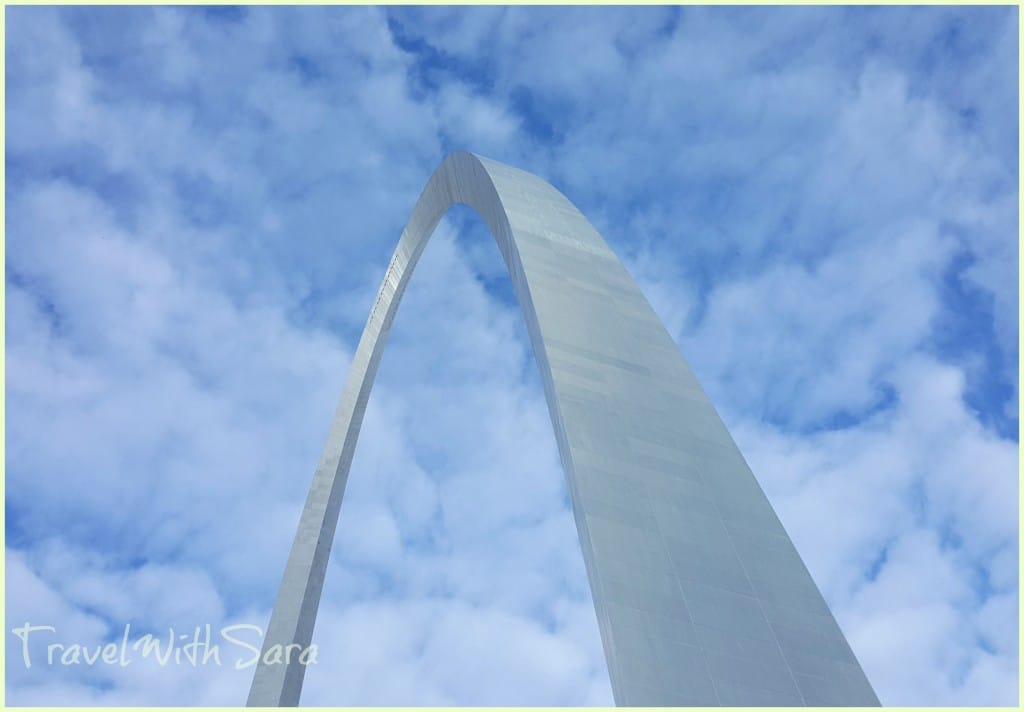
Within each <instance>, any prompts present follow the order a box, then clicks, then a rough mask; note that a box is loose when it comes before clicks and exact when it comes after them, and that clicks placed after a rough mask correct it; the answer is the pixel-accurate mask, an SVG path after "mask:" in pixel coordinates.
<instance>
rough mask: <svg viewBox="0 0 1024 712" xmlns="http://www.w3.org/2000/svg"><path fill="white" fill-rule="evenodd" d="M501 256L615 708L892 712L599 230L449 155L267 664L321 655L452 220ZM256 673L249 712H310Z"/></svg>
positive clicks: (543, 190)
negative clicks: (879, 708)
mask: <svg viewBox="0 0 1024 712" xmlns="http://www.w3.org/2000/svg"><path fill="white" fill-rule="evenodd" d="M459 203H461V204H466V205H469V206H470V207H472V208H473V209H475V210H476V212H477V213H479V214H480V215H481V216H482V217H483V219H484V221H485V222H486V223H487V226H488V227H489V228H490V230H491V233H492V234H493V235H494V238H495V239H496V240H497V243H498V247H499V249H500V250H501V255H502V257H503V258H504V260H505V265H506V266H507V267H508V271H509V275H510V276H511V278H512V284H513V286H514V289H515V293H516V296H517V298H518V300H519V306H520V308H521V309H522V312H523V317H524V318H525V320H526V327H527V331H528V333H529V337H530V343H531V344H532V346H533V352H534V356H535V359H536V362H537V366H538V368H539V369H540V375H541V381H542V383H543V386H544V395H545V397H546V399H547V404H548V410H549V412H550V415H551V422H552V425H553V426H554V431H555V439H556V441H557V443H558V451H559V455H560V457H561V461H562V469H563V470H564V472H565V478H566V482H567V484H568V490H569V495H570V498H571V500H572V509H573V514H574V516H575V520H576V526H577V528H578V530H579V538H580V545H581V547H582V549H583V560H584V563H585V565H586V570H587V576H588V578H589V580H590V587H591V591H592V594H593V600H594V607H595V609H596V612H597V621H598V627H599V629H600V632H601V641H602V644H603V647H604V653H605V658H606V660H607V663H608V673H609V675H610V678H611V687H612V691H613V694H614V697H615V702H616V704H618V705H640V706H664V705H671V706H688V705H701V706H704V705H730V706H735V705H772V706H776V705H854V706H873V705H878V704H879V703H878V698H877V697H876V696H875V693H874V692H873V690H872V688H871V685H870V683H869V682H868V680H867V678H866V677H865V675H864V672H863V671H862V670H861V667H860V665H859V664H858V662H857V659H856V658H855V657H854V654H853V651H852V650H851V649H850V646H849V644H848V643H847V641H846V638H845V637H844V636H843V633H842V631H841V630H840V629H839V626H838V625H837V624H836V621H835V619H834V618H833V616H832V613H831V612H830V610H829V608H828V605H827V604H826V603H825V600H824V598H823V597H822V595H821V593H820V592H819V591H818V588H817V586H816V585H815V583H814V581H813V580H812V579H811V576H810V574H809V573H808V571H807V568H806V567H805V566H804V563H803V561H802V560H801V558H800V555H799V554H798V553H797V551H796V549H795V548H794V546H793V543H792V542H791V541H790V539H789V536H788V535H787V534H786V531H785V529H784V528H783V526H782V524H781V523H780V522H779V519H778V517H776V515H775V512H774V510H773V509H772V506H771V504H769V502H768V499H767V498H766V497H765V495H764V492H763V491H762V490H761V487H760V486H759V485H758V483H757V480H756V479H755V478H754V475H753V474H752V473H751V471H750V468H749V467H748V466H747V463H746V462H745V460H744V459H743V456H742V455H741V454H740V452H739V449H738V448H737V447H736V444H735V443H734V442H733V440H732V438H731V436H730V435H729V432H728V431H727V430H726V427H725V425H724V424H723V423H722V421H721V419H720V418H719V416H718V413H717V412H716V411H715V408H714V406H712V404H711V401H710V400H709V399H708V397H707V395H706V394H705V393H704V391H703V390H702V389H701V386H700V384H699V383H698V382H697V379H696V378H695V377H694V375H693V372H692V371H691V370H690V368H689V366H687V364H686V361H685V360H684V359H683V357H682V355H681V354H680V352H679V349H678V348H677V346H676V344H675V342H674V341H673V340H672V337H671V336H670V335H669V333H668V331H666V329H665V327H664V326H663V325H662V324H661V321H660V320H659V319H658V317H657V316H656V315H655V313H654V310H653V309H652V308H651V305H650V304H649V303H648V301H647V299H646V298H645V297H644V295H643V294H642V293H641V292H640V290H639V288H638V287H637V286H636V284H635V283H634V281H633V279H632V278H631V277H630V275H629V273H628V272H627V271H626V269H625V268H624V267H623V266H622V264H621V262H619V260H618V258H617V257H616V256H615V254H614V253H613V252H612V250H611V249H610V248H609V247H608V245H607V244H606V243H605V241H604V239H602V238H601V236H600V235H599V234H598V233H597V231H596V230H595V229H594V227H593V226H592V225H591V224H590V223H589V222H588V221H587V219H586V218H584V217H583V215H582V214H581V213H580V212H579V211H578V210H577V209H576V207H575V206H574V205H573V204H572V203H571V202H569V200H568V199H567V198H566V197H565V196H563V195H562V194H561V193H560V192H558V191H557V190H556V189H555V188H553V187H552V186H551V185H549V184H548V183H547V182H545V181H544V180H542V179H540V178H538V177H536V176H534V175H531V174H529V173H526V172H524V171H521V170H518V169H516V168H512V167H510V166H506V165H503V164H501V163H497V162H495V161H492V160H489V159H486V158H482V157H480V156H476V155H473V154H470V153H461V152H459V153H453V154H450V155H449V156H448V157H447V158H445V159H444V161H443V162H442V163H441V165H440V166H439V167H438V168H437V170H436V171H435V172H434V174H433V175H432V176H431V178H430V181H429V182H428V183H427V186H426V187H425V188H424V189H423V193H422V194H421V195H420V198H419V200H418V202H417V203H416V207H415V208H414V209H413V212H412V217H410V218H409V222H408V224H407V225H406V227H405V230H403V232H402V236H401V239H400V240H399V243H398V247H397V248H396V249H395V253H394V256H393V257H392V258H391V263H390V264H389V265H388V270H387V274H386V275H385V277H384V282H383V284H382V285H381V287H380V291H379V293H378V295H377V301H376V302H375V303H374V305H373V309H372V310H371V312H370V317H369V320H368V322H367V324H366V328H365V330H364V331H363V335H362V337H361V339H360V340H359V346H358V347H357V349H356V352H355V356H354V358H353V362H352V366H351V370H350V371H349V374H348V380H347V381H346V382H345V386H344V389H343V390H342V393H341V399H340V402H339V404H338V409H337V412H336V413H335V416H334V421H333V423H332V424H331V428H330V432H329V434H328V437H327V443H326V445H325V446H324V450H323V454H322V456H321V458H320V462H319V464H318V466H317V469H316V474H315V475H314V478H313V484H312V486H311V488H310V491H309V496H308V498H307V499H306V504H305V508H304V509H303V512H302V516H301V519H300V521H299V528H298V532H297V534H296V535H295V541H294V544H293V545H292V549H291V553H290V555H289V557H288V563H287V565H286V568H285V572H284V578H283V581H282V583H281V588H280V590H279V592H278V596H277V601H276V603H275V606H274V610H273V614H272V616H271V619H270V625H269V626H268V630H267V635H266V639H265V641H264V650H268V649H269V648H270V646H272V645H275V644H280V645H288V644H298V645H301V646H302V647H306V646H308V645H309V644H310V642H311V639H312V634H313V626H314V622H315V619H316V612H317V606H318V605H319V602H320V594H321V591H322V588H323V581H324V575H325V572H326V570H327V560H328V556H329V555H330V550H331V543H332V541H333V539H334V532H335V527H336V525H337V523H338V512H339V509H340V507H341V499H342V494H343V492H344V489H345V483H346V480H347V478H348V472H349V467H350V465H351V463H352V455H353V452H354V450H355V445H356V439H357V438H358V436H359V428H360V425H361V423H362V419H363V413H364V411H365V408H366V403H367V399H368V398H369V395H370V389H371V387H372V385H373V380H374V377H375V376H376V373H377V366H378V364H379V363H380V359H381V355H382V353H383V351H384V345H385V342H386V341H387V336H388V331H389V329H390V327H391V323H392V320H393V319H394V316H395V311H396V309H397V308H398V303H399V301H400V300H401V297H402V294H403V293H404V291H405V287H406V285H407V284H408V282H409V277H410V276H411V274H412V271H413V269H414V268H415V266H416V263H417V261H418V260H419V257H420V254H421V253H422V251H423V248H424V246H425V245H426V243H427V240H428V239H429V238H430V235H431V233H432V232H433V231H434V228H435V227H436V226H437V224H438V222H439V221H440V220H441V217H442V216H443V215H444V214H445V212H446V211H447V210H448V209H449V208H450V207H451V206H452V205H455V204H459ZM296 658H297V656H295V655H293V656H292V662H291V663H289V664H284V663H281V664H264V663H263V662H262V660H261V662H260V664H259V665H258V666H257V669H256V673H255V677H254V680H253V683H252V688H251V690H250V693H249V700H248V703H249V705H250V706H285V705H297V704H298V702H299V693H300V691H301V688H302V679H303V674H304V667H303V666H302V665H301V664H299V663H298V662H297V660H296Z"/></svg>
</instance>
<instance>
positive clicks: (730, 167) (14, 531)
mask: <svg viewBox="0 0 1024 712" xmlns="http://www.w3.org/2000/svg"><path fill="white" fill-rule="evenodd" d="M1017 23H1018V11H1017V8H1016V7H1001V8H999V7H996V8H980V7H978V8H966V9H965V8H940V9H936V8H910V9H907V8H903V9H888V8H886V9H882V8H870V9H843V8H804V7H800V8H797V7H792V8H786V9H770V8H741V9H737V8H733V9H722V8H719V9H702V8H690V7H687V8H683V9H678V8H643V9H641V8H627V9H622V8H610V7H609V8H599V9H593V8H578V9H571V10H566V9H555V8H536V7H534V8H528V7H521V8H514V9H504V8H497V7H492V8H472V9H460V10H450V9H444V8H408V9H401V10H396V9H383V8H369V9H367V8H329V9H319V8H285V9H271V8H260V9H251V10H250V9H244V8H226V9H219V8H202V7H196V8H185V9H178V8H159V9H149V8H141V7H139V8H119V9H96V8H88V7H65V8H60V9H52V8H35V7H9V8H7V9H6V92H7V94H6V181H7V182H6V195H5V199H6V225H5V227H6V260H7V261H6V272H5V278H6V285H5V286H6V345H7V352H6V369H7V371H6V374H7V379H6V414H7V423H6V495H7V499H6V606H7V607H6V621H7V628H8V631H6V632H5V635H6V638H7V647H6V650H7V659H6V679H7V690H6V700H7V702H8V703H10V704H41V703H48V704H108V705H113V704H171V703H173V704H182V705H191V704H225V705H234V704H240V703H242V702H244V699H245V696H246V692H247V689H248V685H249V682H250V680H251V677H252V670H251V668H250V669H243V670H236V669H234V668H233V663H234V662H235V661H236V658H240V657H246V655H245V654H239V653H244V651H238V652H235V651H236V650H237V649H236V648H227V647H226V646H223V645H222V647H224V648H225V649H224V650H223V664H222V665H219V666H218V665H216V664H214V663H212V662H211V663H209V664H207V665H199V666H196V667H192V666H190V665H187V664H182V665H175V664H173V663H170V664H168V665H166V666H161V665H159V664H156V663H154V662H152V660H146V661H143V660H134V661H133V662H132V663H131V664H129V665H127V666H122V665H111V664H104V663H102V662H99V663H97V664H94V665H86V664H84V663H83V664H79V665H62V664H61V662H60V660H59V658H58V659H57V660H55V661H54V664H53V665H48V664H47V663H46V646H47V645H48V644H50V643H60V644H63V645H71V644H74V643H77V644H80V645H85V646H89V647H90V648H92V649H94V648H95V646H97V645H99V644H102V643H104V642H108V641H118V640H120V639H121V637H122V635H123V634H124V630H125V625H126V624H129V623H130V624H131V626H132V627H131V636H132V638H135V637H137V636H138V635H141V634H143V633H145V632H151V633H154V634H157V635H162V636H163V637H164V638H166V636H167V635H168V632H167V631H168V628H169V627H173V628H174V629H175V635H177V634H179V633H183V632H188V633H190V634H191V632H192V631H194V629H195V628H196V626H201V625H205V624H207V623H209V624H211V626H212V627H213V629H214V634H215V638H216V632H217V630H219V628H220V627H222V626H225V625H229V624H250V625H258V626H261V627H263V626H265V624H266V621H267V619H268V617H269V611H270V607H271V605H272V603H273V599H274V595H275V593H276V588H277V585H278V583H279V580H280V575H281V572H282V570H283V567H284V561H285V558H286V556H287V552H288V548H289V546H290V544H291V539H292V536H293V534H294V529H295V525H296V523H297V521H298V515H299V511H300V509H301V506H302V502H303V500H304V498H305V494H306V490H307V487H308V485H309V482H310V479H311V477H312V473H313V469H314V467H315V465H316V462H317V460H318V457H319V453H320V447H321V445H322V442H323V439H324V437H325V435H326V433H327V427H328V424H329V422H330V419H331V416H332V414H333V410H334V406H335V402H336V398H337V397H338V394H339V393H340V390H341V386H342V383H343V381H344V378H345V374H346V371H347V369H348V364H349V360H350V358H351V354H352V352H353V349H354V347H355V344H356V341H357V339H358V336H359V333H360V331H361V329H362V326H363V324H364V321H365V319H366V316H367V314H368V312H369V309H370V306H371V305H372V301H373V298H374V293H375V291H376V288H377V286H378V284H379V282H380V279H381V278H382V276H383V273H384V270H385V267H386V265H387V262H388V259H389V257H390V253H391V250H392V249H393V247H394V245H395V243H396V242H397V239H398V235H399V233H400V231H401V228H402V225H403V224H404V222H405V220H406V218H407V217H408V214H409V212H410V210H411V208H412V205H413V203H414V202H415V199H416V197H417V195H418V193H419V191H420V189H421V188H422V187H423V185H424V184H425V183H426V181H427V178H428V177H429V175H430V173H431V171H432V170H433V169H434V168H435V167H436V165H437V164H438V163H439V162H440V161H441V159H442V157H443V156H444V155H445V154H446V153H447V152H449V151H451V150H454V149H468V150H472V151H475V152H477V153H480V154H482V155H485V156H488V157H492V158H495V159H498V160H500V161H503V162H506V163H510V164H512V165H515V166H519V167H522V168H525V169H526V170H529V171H531V172H533V173H536V174H538V175H540V176H542V177H544V178H546V179H548V180H549V181H550V182H551V183H553V184H554V185H555V186H556V187H558V188H559V189H560V190H562V192H564V193H565V194H566V195H567V196H568V197H569V198H570V199H571V200H572V201H573V202H575V203H576V205H577V206H578V207H579V208H580V209H581V210H582V212H583V213H584V214H585V215H587V216H588V217H589V219H590V220H591V221H592V222H593V223H594V225H595V226H596V227H597V229H598V230H599V231H600V232H601V234H602V235H603V236H604V237H605V238H606V240H607V241H608V242H609V244H610V245H611V246H612V248H613V249H614V250H615V251H616V252H617V253H618V254H619V256H620V257H621V258H622V259H623V261H624V262H625V264H626V265H627V267H628V268H629V270H630V271H631V273H632V274H633V275H634V276H635V278H636V279H637V280H638V282H639V283H640V285H641V287H642V288H643V290H644V291H645V293H646V294H647V295H648V297H649V299H650V300H651V302H652V304H653V305H654V307H655V309H656V310H657V312H658V313H659V315H660V316H661V317H662V319H663V320H664V322H665V324H666V326H667V327H668V329H669V331H670V332H671V333H672V335H673V336H674V337H675V339H676V340H677V342H678V344H679V346H680V348H681V349H682V351H683V353H684V354H685V356H686V357H687V359H688V360H689V362H690V363H691V365H692V366H693V368H694V370H695V372H696V373H697V375H698V376H699V378H700V379H701V381H702V383H703V384H704V386H705V389H706V390H707V391H708V392H709V394H710V395H711V397H712V399H713V401H714V402H715V403H716V404H717V405H718V407H719V410H720V412H721V414H722V417H723V418H724V419H725V421H726V423H727V424H728V425H729V427H730V428H731V430H732V431H733V433H734V436H735V438H736V440H737V442H738V443H739V445H740V448H741V449H742V451H743V453H744V454H745V455H746V457H747V459H748V460H749V462H750V464H751V466H752V469H753V471H754V472H755V473H756V474H757V476H758V477H759V478H760V481H761V483H762V485H763V486H764V488H765V490H766V491H767V493H768V495H769V497H770V499H771V501H772V502H773V504H774V505H775V507H776V508H777V510H778V512H779V515H780V517H781V519H782V521H783V523H784V524H785V526H786V527H787V529H788V531H789V532H790V534H791V536H792V538H793V540H794V542H795V543H796V545H797V547H798V549H799V550H800V552H801V554H802V555H803V556H804V558H805V560H806V562H807V564H808V567H809V568H810V570H811V572H812V574H813V575H814V577H815V579H816V580H817V582H818V584H819V586H820V587H821V589H822V591H823V593H824V594H825V596H826V598H827V599H828V601H829V602H830V604H831V605H832V607H833V610H834V611H835V614H836V616H837V618H838V620H839V622H840V624H841V625H842V627H843V629H844V630H845V632H846V634H847V636H848V638H849V640H850V643H851V645H852V646H853V648H854V650H855V652H856V653H857V655H858V657H859V658H860V660H861V662H862V664H863V666H864V668H865V671H866V672H867V674H868V677H869V678H870V680H871V681H872V683H873V684H874V686H875V688H876V690H877V692H878V694H879V697H880V698H881V700H882V702H883V703H885V704H889V705H921V704H928V705H941V704H957V705H984V704H1009V705H1015V704H1016V703H1017V690H1018V681H1017V680H1018V678H1017V661H1018V652H1017V651H1018V640H1017V630H1018V617H1017V616H1018V613H1017V612H1018V603H1017V600H1018V586H1017V581H1018V573H1017V571H1018V548H1017V541H1018V533H1017V532H1018V506H1017V504H1018V489H1017V487H1018V486H1017V477H1018V416H1017V413H1018V385H1019V384H1018V377H1017V372H1018V346H1017V344H1018V312H1017V304H1018V295H1017V280H1018V275H1017V265H1018V252H1017V250H1018V247H1017V234H1018V233H1017V229H1018V228H1017V221H1018V212H1017V209H1018V208H1017V205H1018V202H1017V201H1018V183H1017V176H1018V144H1017V141H1018V139H1017V136H1018V115H1017V106H1018V99H1017V83H1018V78H1017V65H1018V59H1017V57H1018V41H1017V37H1018V30H1017ZM25 622H30V623H31V624H33V625H48V626H52V627H53V628H55V630H54V631H43V632H38V633H34V634H33V635H32V636H31V637H30V641H31V644H30V645H29V652H30V654H31V662H32V667H31V668H28V667H26V665H25V664H24V659H23V657H22V647H21V642H20V640H19V639H18V638H17V637H16V636H14V635H13V634H12V633H11V632H10V629H11V628H13V627H15V626H19V625H22V624H23V623H25ZM314 639H315V641H317V642H318V644H319V648H320V659H319V663H318V665H316V666H314V667H311V668H310V670H309V672H308V673H307V676H306V688H305V692H304V695H303V702H304V703H305V704H412V705H418V704H440V705H461V704H517V705H525V704H544V705H580V704H610V703H611V701H612V698H611V689H610V686H609V683H608V677H607V670H606V668H605V664H604V660H603V655H602V652H601V645H600V639H599V636H598V632H597V622H596V618H595V615H594V612H593V607H592V603H591V599H590V593H589V589H588V585H587V581H586V576H585V572H584V568H583V562H582V556H581V553H580V549H579V543H578V540H577V536H576V532H575V527H574V524H573V520H572V516H571V513H570V511H569V504H568V499H567V494H566V489H565V484H564V481H563V477H562V474H561V471H560V466H559V463H558V458H557V452H556V447H555V441H554V437H553V435H552V433H551V428H550V421H549V418H548V414H547V411H546V406H545V403H544V398H543V395H542V391H541V387H540V383H539V379H538V375H537V372H536V366H535V364H534V362H533V357H532V354H531V353H530V349H529V344H528V341H527V337H526V333H525V329H524V324H523V321H522V319H521V317H520V315H519V312H518V309H517V306H516V304H515V301H514V297H513V295H512V292H511V289H510V287H509V285H508V280H507V277H506V275H505V273H504V267H503V265H502V262H501V258H500V256H499V254H498V251H497V250H496V249H495V247H494V243H493V240H491V238H490V237H489V235H488V234H487V233H486V230H485V228H484V227H483V225H482V222H481V221H480V220H478V218H477V217H476V216H475V215H474V214H473V213H472V212H471V211H469V210H468V209H466V208H458V209H455V210H453V211H452V212H451V213H450V214H449V216H448V217H447V218H446V219H445V221H444V222H442V224H441V226H440V228H439V230H438V232H437V234H436V236H435V238H434V240H433V241H432V243H431V244H430V246H429V247H428V248H427V250H426V252H425V254H424V257H423V260H422V262H421V264H420V267H419V269H418V271H417V273H416V275H415V276H414V278H413V279H412V282H411V284H410V287H409V290H408V293H407V296H406V299H405V303H404V304H403V305H402V308H401V309H400V310H399V313H398V317H397V319H396V322H395V327H394V330H393V332H392V338H391V342H390V345H389V349H388V352H387V354H386V356H385V358H384V361H383V364H382V367H381V371H380V374H379V378H378V382H377V386H376V388H375V390H374V393H373V397H372V398H371V401H370V406H369V410H368V413H367V417H366V422H365V425H364V427H363V434H362V438H361V441H360V446H359V449H358V450H357V454H356V458H355V462H354V464H353V467H352V474H351V478H350V481H349V487H348V491H347V493H346V498H345V502H344V505H343V507H342V514H341V523H340V525H339V528H338V534H337V539H336V542H335V547H334V555H333V559H332V561H331V564H330V569H329V572H328V579H327V585H326V590H325V593H324V599H323V603H322V606H321V610H320V616H319V622H318V625H317V629H316V635H315V638H314ZM214 642H216V640H215V641H214ZM59 654H60V653H59V652H58V656H59Z"/></svg>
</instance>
